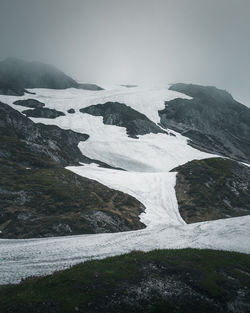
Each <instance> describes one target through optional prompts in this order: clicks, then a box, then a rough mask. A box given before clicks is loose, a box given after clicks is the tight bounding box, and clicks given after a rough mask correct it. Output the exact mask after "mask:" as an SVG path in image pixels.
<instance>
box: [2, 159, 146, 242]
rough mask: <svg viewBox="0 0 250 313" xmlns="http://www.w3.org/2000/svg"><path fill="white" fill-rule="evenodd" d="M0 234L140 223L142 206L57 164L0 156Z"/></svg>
mask: <svg viewBox="0 0 250 313" xmlns="http://www.w3.org/2000/svg"><path fill="white" fill-rule="evenodd" d="M0 170H1V175H2V179H1V183H0V207H1V213H0V231H1V233H0V237H1V238H34V237H50V236H62V235H64V236H65V235H77V234H85V233H87V234H91V233H103V232H104V233H106V232H117V231H128V230H133V229H140V228H144V227H145V226H144V225H143V224H142V223H141V222H140V220H139V217H138V216H139V215H140V214H141V213H142V212H143V211H144V209H145V208H144V206H143V205H142V204H141V203H140V202H139V201H138V200H136V199H135V198H133V197H131V196H129V195H127V194H124V193H122V192H119V191H115V190H112V189H110V188H108V187H106V186H104V185H101V184H100V183H98V182H96V181H93V180H90V179H88V178H83V177H80V176H78V175H76V174H74V173H72V172H70V171H67V170H65V169H64V168H61V167H55V166H53V167H52V166H51V167H49V168H27V167H25V166H22V165H17V164H16V163H13V162H8V161H5V162H3V161H1V165H0Z"/></svg>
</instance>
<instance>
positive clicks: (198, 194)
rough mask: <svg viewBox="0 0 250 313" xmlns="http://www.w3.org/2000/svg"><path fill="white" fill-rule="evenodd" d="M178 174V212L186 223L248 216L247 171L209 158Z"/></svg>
mask: <svg viewBox="0 0 250 313" xmlns="http://www.w3.org/2000/svg"><path fill="white" fill-rule="evenodd" d="M172 171H177V172H178V174H177V180H176V186H175V190H176V196H177V200H178V206H179V212H180V214H181V216H182V218H183V219H184V220H185V221H186V222H187V223H195V222H202V221H208V220H216V219H219V218H227V217H235V216H242V215H249V214H250V167H248V166H245V165H242V164H240V163H238V162H235V161H232V160H228V159H222V158H211V159H203V160H199V161H198V160H194V161H191V162H188V163H186V164H184V165H182V166H179V167H177V168H175V169H173V170H172Z"/></svg>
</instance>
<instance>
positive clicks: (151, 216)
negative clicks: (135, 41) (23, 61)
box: [0, 86, 250, 283]
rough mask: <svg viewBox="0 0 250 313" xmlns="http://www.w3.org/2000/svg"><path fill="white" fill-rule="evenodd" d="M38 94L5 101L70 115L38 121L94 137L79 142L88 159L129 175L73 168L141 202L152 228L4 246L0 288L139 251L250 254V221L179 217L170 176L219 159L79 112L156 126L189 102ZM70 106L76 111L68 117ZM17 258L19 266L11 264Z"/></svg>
mask: <svg viewBox="0 0 250 313" xmlns="http://www.w3.org/2000/svg"><path fill="white" fill-rule="evenodd" d="M32 91H33V92H36V95H25V96H23V97H12V96H7V97H5V96H0V101H2V102H6V103H8V104H10V105H11V106H12V107H13V108H15V109H17V110H19V111H23V110H24V107H21V106H17V105H14V104H13V102H14V101H16V100H17V99H28V98H33V99H37V100H39V101H41V102H43V103H45V107H47V108H51V109H56V110H58V111H62V112H64V113H65V116H60V117H58V118H55V119H42V118H32V120H33V121H34V122H41V123H44V124H52V125H58V126H59V127H61V128H63V129H71V130H74V131H77V132H80V133H87V134H89V135H90V138H89V139H88V140H87V141H85V142H80V144H79V148H80V150H81V151H82V153H83V154H84V155H86V156H87V157H90V158H92V159H97V160H100V161H103V162H105V163H107V164H109V165H112V166H113V167H117V168H123V169H125V170H126V171H121V170H113V169H104V168H100V167H97V166H96V165H95V164H91V165H82V166H79V167H68V169H69V170H71V171H73V172H75V173H77V174H79V175H81V176H84V177H88V178H91V179H95V180H97V181H99V182H101V183H102V184H105V185H107V186H109V187H111V188H113V189H118V190H120V191H123V192H125V193H128V194H130V195H132V196H134V197H136V198H137V199H138V200H139V201H141V202H142V203H143V204H144V205H145V207H146V211H145V213H143V214H141V216H140V218H141V221H142V222H143V223H145V224H146V225H147V228H146V229H144V230H140V231H133V232H126V233H116V234H99V235H83V236H72V237H66V238H48V239H31V240H0V249H1V254H0V264H1V265H0V272H1V276H0V283H6V282H16V281H18V280H19V279H20V278H21V277H27V276H29V275H40V274H46V273H50V272H52V271H54V270H57V269H61V268H65V267H67V266H69V265H71V264H74V263H77V262H80V261H83V260H86V259H89V258H93V257H95V258H102V257H105V256H109V255H115V254H121V253H125V252H128V251H131V250H134V249H141V250H144V251H148V250H152V249H156V248H183V247H197V248H213V249H225V250H234V251H241V252H246V253H250V243H249V240H248V238H249V235H250V231H249V229H250V217H249V216H247V217H240V218H234V219H226V220H218V221H212V222H206V223H197V224H192V225H187V224H185V222H184V221H183V220H182V218H181V216H180V214H179V211H178V205H177V200H176V195H175V189H174V186H175V175H176V173H172V172H169V171H170V170H171V169H173V168H175V167H177V166H178V165H181V164H184V163H186V162H188V161H191V160H193V159H203V158H209V157H214V155H212V154H208V153H205V152H201V151H199V150H197V149H194V148H192V147H191V146H189V145H188V144H187V138H186V137H183V136H182V135H180V134H178V133H176V132H174V131H171V132H169V134H147V135H143V136H139V139H133V138H129V137H128V136H127V134H126V129H125V128H123V127H117V126H112V125H105V124H103V121H102V117H97V116H91V115H89V114H86V113H80V112H79V109H81V108H85V107H87V106H90V105H94V104H99V103H105V102H108V101H117V102H121V103H125V104H126V105H128V106H131V107H132V108H134V109H135V110H138V111H139V112H141V113H143V114H145V115H146V116H147V117H148V118H149V119H151V120H152V121H153V122H155V123H158V122H159V115H158V110H160V109H163V108H164V101H166V100H171V99H174V98H176V97H183V98H188V97H186V96H185V95H182V94H179V93H177V92H174V91H170V90H168V89H167V86H166V87H165V88H151V89H145V88H140V87H135V88H125V87H121V86H119V87H115V88H110V89H109V90H102V91H97V92H95V91H84V90H78V89H66V90H48V89H35V90H32ZM71 108H73V109H74V110H75V113H73V114H69V113H68V112H67V110H69V109H71ZM170 133H171V134H170ZM13 259H14V260H17V261H15V262H13ZM1 261H2V262H1Z"/></svg>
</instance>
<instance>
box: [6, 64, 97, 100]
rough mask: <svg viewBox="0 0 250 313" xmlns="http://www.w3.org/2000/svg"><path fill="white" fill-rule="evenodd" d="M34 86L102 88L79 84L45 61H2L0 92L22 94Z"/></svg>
mask: <svg viewBox="0 0 250 313" xmlns="http://www.w3.org/2000/svg"><path fill="white" fill-rule="evenodd" d="M32 88H49V89H66V88H80V89H87V90H101V89H102V88H100V87H98V86H96V85H92V84H78V83H77V82H76V81H75V80H74V79H72V78H71V77H69V76H67V75H65V74H64V73H63V72H62V71H60V70H58V69H57V68H55V67H53V66H51V65H47V64H44V63H40V62H26V61H23V60H19V59H15V58H8V59H6V60H4V61H1V62H0V94H4V95H16V96H22V95H24V93H25V92H27V91H26V89H32Z"/></svg>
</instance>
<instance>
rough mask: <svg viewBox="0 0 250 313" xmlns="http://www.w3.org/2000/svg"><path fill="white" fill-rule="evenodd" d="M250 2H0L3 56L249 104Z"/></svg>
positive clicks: (99, 78)
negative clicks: (207, 89)
mask: <svg viewBox="0 0 250 313" xmlns="http://www.w3.org/2000/svg"><path fill="white" fill-rule="evenodd" d="M249 12H250V1H249V0H216V1H215V0H209V1H207V0H206V1H205V0H204V1H203V0H126V1H125V0H81V1H80V0H50V1H48V0H40V1H39V0H6V1H5V0H0V43H1V49H0V59H4V58H6V57H10V56H11V57H18V58H22V59H25V60H38V61H42V62H46V63H50V64H53V65H55V66H57V67H58V68H60V69H61V70H63V71H64V72H66V73H67V74H69V75H71V76H72V77H73V78H75V79H77V80H78V81H82V82H97V83H102V82H105V83H112V84H113V83H118V84H121V83H123V84H147V85H151V84H154V85H155V84H167V83H171V82H192V83H199V84H206V85H215V86H217V87H219V88H223V89H226V90H228V91H230V92H231V93H232V94H233V96H234V97H235V98H236V99H237V100H239V101H241V102H243V103H244V104H246V105H248V106H250V88H249V85H250V62H249V56H250V40H249V34H250V18H249Z"/></svg>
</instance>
